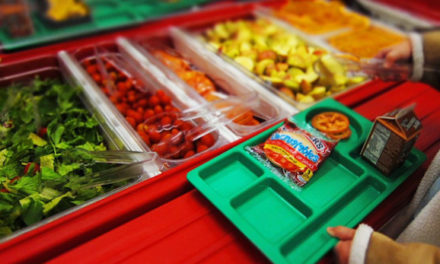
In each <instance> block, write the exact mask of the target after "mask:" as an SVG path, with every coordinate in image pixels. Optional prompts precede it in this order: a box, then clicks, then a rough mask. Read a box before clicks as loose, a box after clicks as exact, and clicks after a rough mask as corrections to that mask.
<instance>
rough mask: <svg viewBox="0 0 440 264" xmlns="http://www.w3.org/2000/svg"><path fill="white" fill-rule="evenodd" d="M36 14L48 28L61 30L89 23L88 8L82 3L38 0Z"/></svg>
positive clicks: (90, 17)
mask: <svg viewBox="0 0 440 264" xmlns="http://www.w3.org/2000/svg"><path fill="white" fill-rule="evenodd" d="M37 12H38V15H39V17H40V19H41V20H42V21H43V22H44V23H45V24H46V25H48V26H49V27H52V28H61V27H67V26H74V25H76V24H81V23H86V22H90V21H91V19H92V16H91V14H90V13H91V11H90V7H89V6H88V5H87V4H86V3H84V1H82V0H80V1H53V2H52V1H50V0H38V1H37Z"/></svg>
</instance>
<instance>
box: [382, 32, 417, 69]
mask: <svg viewBox="0 0 440 264" xmlns="http://www.w3.org/2000/svg"><path fill="white" fill-rule="evenodd" d="M411 55H412V45H411V41H410V40H409V39H406V40H405V41H403V42H402V43H399V44H396V45H394V46H391V47H387V48H384V49H383V50H381V51H379V53H378V54H377V55H376V58H378V59H384V60H385V63H384V67H385V68H390V67H391V66H393V65H394V63H396V62H397V61H408V60H409V59H410V58H411Z"/></svg>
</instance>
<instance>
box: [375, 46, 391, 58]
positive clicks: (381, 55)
mask: <svg viewBox="0 0 440 264" xmlns="http://www.w3.org/2000/svg"><path fill="white" fill-rule="evenodd" d="M390 51H391V49H390V48H385V49H383V50H381V51H379V53H377V54H376V56H374V57H375V58H377V59H385V57H386V56H387V54H388V53H389V52H390Z"/></svg>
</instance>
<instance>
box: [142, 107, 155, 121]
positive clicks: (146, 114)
mask: <svg viewBox="0 0 440 264" xmlns="http://www.w3.org/2000/svg"><path fill="white" fill-rule="evenodd" d="M155 114H156V113H154V110H152V109H147V110H146V111H145V112H144V119H149V118H151V117H152V116H154V115H155Z"/></svg>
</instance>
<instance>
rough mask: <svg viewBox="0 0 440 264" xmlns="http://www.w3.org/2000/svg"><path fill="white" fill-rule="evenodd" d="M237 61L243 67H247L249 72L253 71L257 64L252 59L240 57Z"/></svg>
mask: <svg viewBox="0 0 440 264" xmlns="http://www.w3.org/2000/svg"><path fill="white" fill-rule="evenodd" d="M235 61H236V62H238V63H239V64H240V65H241V66H243V67H245V68H246V69H248V70H249V71H252V70H253V69H254V67H255V63H254V61H253V60H252V59H251V58H248V57H244V56H240V57H236V58H235Z"/></svg>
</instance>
